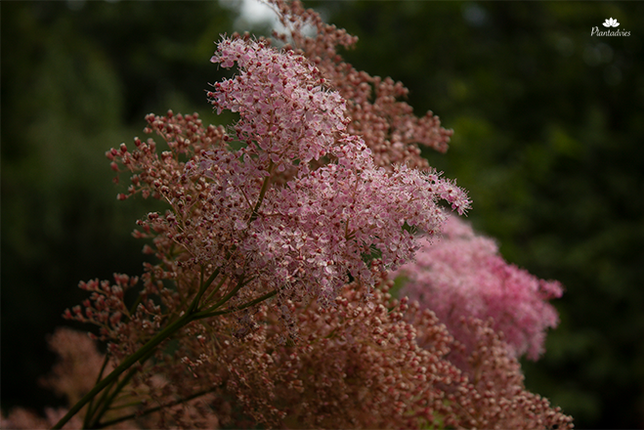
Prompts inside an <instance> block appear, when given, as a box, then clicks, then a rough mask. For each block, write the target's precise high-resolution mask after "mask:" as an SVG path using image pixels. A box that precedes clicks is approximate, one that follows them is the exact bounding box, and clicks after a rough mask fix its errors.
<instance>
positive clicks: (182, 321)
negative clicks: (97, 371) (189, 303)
mask: <svg viewBox="0 0 644 430" xmlns="http://www.w3.org/2000/svg"><path fill="white" fill-rule="evenodd" d="M194 319H195V314H193V313H186V314H184V315H183V316H181V317H180V318H179V319H177V320H176V321H174V322H173V323H171V324H170V325H168V326H167V327H166V328H164V329H163V330H161V331H160V332H159V333H158V334H157V335H156V336H154V337H153V338H152V339H150V340H149V341H148V342H147V343H146V344H145V345H143V346H142V347H141V348H140V349H139V350H138V351H136V352H135V353H133V354H132V355H130V356H129V357H127V358H126V359H125V360H123V362H122V363H121V364H119V365H118V366H117V367H116V368H115V369H114V370H113V371H112V372H111V373H110V374H109V375H107V376H106V377H105V379H103V380H102V381H100V382H99V383H98V384H96V385H95V386H94V388H92V389H91V390H90V391H89V392H88V393H87V394H85V395H84V396H83V397H82V398H81V399H80V400H79V401H78V402H77V403H76V404H75V405H74V406H72V407H71V408H70V409H69V411H68V412H67V414H65V416H64V417H62V418H61V419H60V421H58V422H57V423H56V425H54V426H53V427H52V429H60V428H62V427H63V426H64V425H65V424H66V423H67V422H68V421H69V420H70V419H71V417H73V416H74V415H76V414H77V413H78V411H80V410H81V409H82V408H83V406H85V405H86V404H87V403H88V402H89V401H91V400H92V399H93V398H94V397H95V396H96V395H97V394H98V393H100V392H101V391H102V390H103V389H104V388H105V387H107V386H108V385H110V384H113V383H114V381H116V380H117V379H118V377H119V376H121V374H122V373H123V372H125V371H126V370H127V369H129V368H130V367H131V366H132V365H134V364H135V363H136V362H137V361H139V360H141V361H145V360H143V359H144V358H145V357H146V355H147V354H149V353H150V352H151V351H153V350H154V348H156V347H157V346H158V345H159V344H160V343H161V342H163V341H164V340H166V339H167V338H169V337H170V336H172V335H173V334H174V333H175V332H177V331H178V330H179V329H181V328H182V327H184V326H185V325H187V324H189V323H190V322H192V321H193V320H194Z"/></svg>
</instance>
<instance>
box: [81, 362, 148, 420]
mask: <svg viewBox="0 0 644 430" xmlns="http://www.w3.org/2000/svg"><path fill="white" fill-rule="evenodd" d="M153 353H154V350H150V352H148V354H147V355H146V356H144V357H142V358H141V360H139V361H140V362H141V364H143V363H144V362H145V361H147V360H148V359H149V358H150V357H151V356H152V354H153ZM137 371H138V369H137V368H136V367H134V368H132V369H130V371H129V372H128V374H127V375H125V377H124V378H123V379H122V380H121V381H120V382H119V383H118V384H117V386H116V388H115V389H114V391H113V392H112V393H111V394H110V395H109V397H107V398H106V399H104V400H103V399H101V403H102V407H101V408H100V410H99V411H98V413H96V414H95V415H96V416H95V417H93V420H91V421H90V425H89V426H88V428H95V426H96V424H97V423H98V422H99V421H100V420H101V418H102V417H103V415H104V414H105V412H107V411H108V409H110V408H111V405H112V402H114V399H115V398H116V396H118V394H119V393H120V392H121V391H122V390H123V388H125V386H126V385H127V384H128V383H129V382H130V380H131V379H132V377H133V376H134V374H135V373H136V372H137ZM109 391H110V390H107V391H106V393H108V392H109ZM101 403H99V404H101ZM97 409H98V408H97Z"/></svg>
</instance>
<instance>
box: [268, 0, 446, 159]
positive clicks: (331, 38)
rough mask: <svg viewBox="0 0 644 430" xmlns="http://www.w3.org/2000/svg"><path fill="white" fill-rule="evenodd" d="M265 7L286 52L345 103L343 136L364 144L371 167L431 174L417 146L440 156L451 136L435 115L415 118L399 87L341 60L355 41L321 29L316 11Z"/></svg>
mask: <svg viewBox="0 0 644 430" xmlns="http://www.w3.org/2000/svg"><path fill="white" fill-rule="evenodd" d="M268 3H269V4H270V5H272V6H273V8H274V9H275V10H276V12H277V13H278V17H279V18H280V21H281V23H282V25H283V27H284V28H285V29H286V31H287V33H286V34H275V35H274V36H275V37H276V38H277V39H278V40H281V41H283V42H284V43H287V42H290V43H289V44H288V45H287V47H292V48H293V49H295V50H296V52H301V53H302V55H304V56H305V57H306V58H307V59H308V60H309V61H310V62H311V63H312V64H314V65H315V66H316V67H317V68H318V69H319V70H320V74H321V76H322V77H324V78H325V79H326V81H327V83H328V85H329V86H330V87H331V88H333V89H335V90H336V91H338V93H339V94H340V95H341V96H342V98H343V99H344V100H345V101H346V108H347V116H348V117H349V118H350V119H351V121H350V122H349V123H348V125H347V132H348V133H350V134H353V135H359V136H361V137H362V139H364V141H365V143H366V144H367V146H368V147H369V148H370V149H371V151H372V153H373V157H374V160H375V163H376V165H378V166H380V167H383V168H386V169H390V168H391V167H392V166H393V165H395V164H406V165H408V166H409V167H413V168H417V169H422V170H431V168H430V166H429V164H428V162H427V160H426V159H425V158H423V157H422V156H421V150H420V147H419V145H422V146H425V147H428V148H431V149H434V150H436V151H439V152H445V151H447V147H448V142H449V139H450V137H451V136H452V134H453V132H452V131H451V130H446V129H444V128H443V127H441V124H440V120H439V118H438V116H436V115H434V114H433V113H432V112H427V114H426V115H424V116H422V117H420V118H419V117H416V116H415V115H414V112H413V109H412V107H411V106H410V105H409V104H407V103H405V102H404V101H401V99H402V98H404V97H406V96H407V93H408V90H407V88H405V87H404V85H403V84H402V83H400V82H394V81H393V80H392V79H391V78H384V79H383V78H381V77H379V76H371V75H369V74H368V73H366V72H364V71H358V70H356V69H355V68H354V67H353V66H352V65H351V64H349V63H346V62H345V61H343V59H342V57H341V55H340V54H339V53H338V47H343V48H351V47H353V46H354V45H355V44H356V42H357V41H358V38H357V37H356V36H352V35H350V34H348V33H347V31H346V30H344V29H339V28H337V27H336V26H335V25H330V24H326V23H325V22H324V21H323V20H322V18H321V17H320V15H319V14H318V13H317V12H315V11H314V10H312V9H305V8H304V7H303V5H302V3H301V2H299V1H293V2H288V1H283V0H271V1H269V2H268ZM312 31H313V32H314V35H312V36H311V35H310V34H311V32H312Z"/></svg>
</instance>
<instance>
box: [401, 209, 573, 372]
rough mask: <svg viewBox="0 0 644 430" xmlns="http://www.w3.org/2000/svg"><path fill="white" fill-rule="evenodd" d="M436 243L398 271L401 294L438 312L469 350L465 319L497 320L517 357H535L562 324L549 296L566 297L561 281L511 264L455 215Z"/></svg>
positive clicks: (491, 243)
mask: <svg viewBox="0 0 644 430" xmlns="http://www.w3.org/2000/svg"><path fill="white" fill-rule="evenodd" d="M443 234H444V236H443V238H442V239H441V240H439V241H438V242H436V243H430V242H429V241H426V242H425V243H424V245H423V247H422V248H421V250H420V251H419V252H418V253H417V254H416V260H415V261H414V262H412V263H409V264H406V265H405V266H403V267H402V268H401V269H400V270H399V271H398V272H397V275H398V276H403V277H404V279H405V281H406V282H405V284H404V287H403V289H402V290H401V294H404V295H408V296H409V297H410V298H411V299H413V300H418V301H419V302H420V304H421V305H422V306H423V307H426V308H428V309H431V310H433V311H434V312H435V313H436V315H438V317H439V318H440V320H441V321H442V322H444V323H445V324H446V325H447V327H448V328H449V330H450V332H452V333H453V334H454V336H455V337H456V338H457V339H458V340H459V341H460V342H462V343H464V344H465V345H466V346H467V347H469V349H471V343H472V339H471V336H469V335H468V334H467V333H464V332H463V331H462V330H461V328H460V327H461V324H460V319H461V318H462V317H470V316H472V317H476V318H479V319H482V320H486V319H488V318H492V319H493V321H494V323H493V327H494V329H495V330H496V331H497V332H499V333H503V335H504V339H505V341H506V342H507V344H508V347H509V348H510V350H511V352H512V354H513V355H514V356H517V357H518V356H521V355H523V354H526V353H527V355H528V357H529V358H531V359H533V360H536V359H537V358H538V357H539V355H540V354H541V353H542V352H543V350H544V348H543V343H544V340H545V335H546V330H547V329H548V328H553V327H556V326H557V323H558V316H557V311H556V310H555V309H554V307H552V305H550V304H549V303H548V300H550V299H553V298H557V297H561V294H562V292H563V291H562V288H561V285H560V284H559V282H557V281H544V280H541V279H538V278H536V277H535V276H533V275H531V274H530V273H528V272H527V271H525V270H522V269H519V268H518V267H516V266H514V265H511V264H508V263H507V262H505V260H504V259H503V258H502V257H501V256H500V255H499V249H498V246H497V245H496V243H495V242H494V241H493V240H491V239H489V238H486V237H483V236H480V235H477V234H475V233H474V231H473V230H472V227H471V226H470V225H469V224H467V223H465V222H464V221H461V220H460V219H458V218H456V217H450V218H449V219H448V221H447V222H446V224H445V228H444V230H443Z"/></svg>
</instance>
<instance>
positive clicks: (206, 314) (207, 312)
mask: <svg viewBox="0 0 644 430" xmlns="http://www.w3.org/2000/svg"><path fill="white" fill-rule="evenodd" d="M279 290H280V289H279V288H276V289H274V290H273V291H271V292H268V293H266V294H264V295H263V296H260V297H258V298H256V299H253V300H251V301H250V302H246V303H244V304H243V305H241V306H239V307H237V306H235V307H234V308H228V309H224V310H223V311H218V312H214V311H213V310H212V308H211V309H207V310H205V311H202V312H198V313H196V314H195V320H197V319H203V318H209V317H214V316H217V315H225V314H229V313H232V312H235V311H241V310H244V309H246V308H249V307H251V306H254V305H256V304H258V303H261V302H263V301H264V300H267V299H270V298H271V297H273V296H274V295H276V294H277V293H278V292H279Z"/></svg>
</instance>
